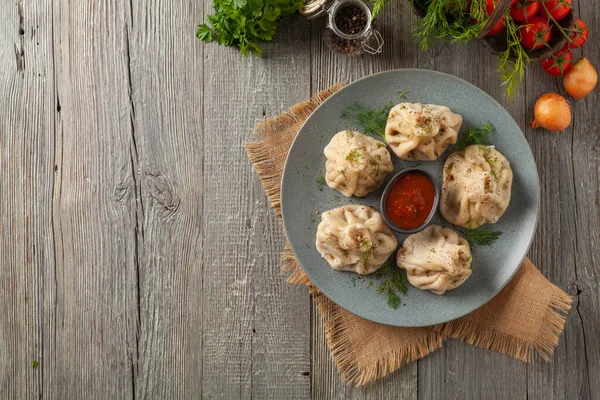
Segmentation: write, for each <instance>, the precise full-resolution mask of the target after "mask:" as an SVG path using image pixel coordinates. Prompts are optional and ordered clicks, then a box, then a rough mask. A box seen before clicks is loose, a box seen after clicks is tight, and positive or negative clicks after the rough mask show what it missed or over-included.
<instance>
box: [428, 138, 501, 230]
mask: <svg viewBox="0 0 600 400" xmlns="http://www.w3.org/2000/svg"><path fill="white" fill-rule="evenodd" d="M512 181H513V172H512V169H511V168H510V163H509V162H508V160H507V159H506V157H504V156H503V155H502V154H501V153H500V152H499V151H497V150H496V149H494V147H493V146H479V145H476V144H474V145H471V146H468V147H467V148H465V150H464V151H458V152H456V153H453V154H451V155H450V157H448V160H446V163H445V164H444V184H443V186H442V197H441V200H440V212H441V213H442V215H443V216H444V218H446V219H447V220H448V221H449V222H451V223H453V224H454V225H459V226H462V227H465V228H477V227H479V226H481V225H483V224H493V223H496V222H497V221H498V218H500V217H501V216H502V214H504V211H506V208H507V207H508V203H509V202H510V192H511V187H512Z"/></svg>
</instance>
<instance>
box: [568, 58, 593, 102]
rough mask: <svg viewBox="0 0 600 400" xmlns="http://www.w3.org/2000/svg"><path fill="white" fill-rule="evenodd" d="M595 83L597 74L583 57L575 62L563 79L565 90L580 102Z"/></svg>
mask: <svg viewBox="0 0 600 400" xmlns="http://www.w3.org/2000/svg"><path fill="white" fill-rule="evenodd" d="M597 83H598V73H597V72H596V69H595V68H594V66H593V65H592V64H590V62H589V61H588V60H587V58H585V57H581V58H580V59H579V60H577V62H576V63H575V64H573V67H572V68H571V69H570V70H569V72H567V73H566V74H565V77H564V79H563V84H564V85H565V90H566V91H567V92H568V93H569V94H570V95H571V96H573V98H575V99H577V100H581V99H583V98H584V97H585V96H587V95H588V94H590V92H591V91H592V90H594V88H595V87H596V84H597Z"/></svg>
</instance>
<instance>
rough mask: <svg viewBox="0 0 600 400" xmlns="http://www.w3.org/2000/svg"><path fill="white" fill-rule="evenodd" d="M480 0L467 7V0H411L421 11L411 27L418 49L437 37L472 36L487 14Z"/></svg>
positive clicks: (458, 40) (457, 40)
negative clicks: (413, 26) (419, 16)
mask: <svg viewBox="0 0 600 400" xmlns="http://www.w3.org/2000/svg"><path fill="white" fill-rule="evenodd" d="M484 3H485V0H473V1H472V2H471V7H470V8H469V7H468V0H453V1H448V0H412V5H413V7H415V6H416V7H417V8H418V9H419V10H420V11H421V13H422V14H423V18H421V19H419V20H418V21H417V22H416V24H415V28H414V36H415V39H416V40H417V41H418V42H419V44H420V46H421V49H422V50H424V51H426V50H429V49H430V48H431V47H433V45H434V44H435V42H436V40H438V39H439V40H442V41H443V42H444V43H446V44H453V43H464V42H466V41H469V40H472V39H475V38H476V37H477V36H478V35H479V33H480V32H481V30H482V29H483V27H484V26H485V24H486V22H487V20H488V18H489V16H488V15H486V12H485V5H484ZM473 21H478V22H476V23H473Z"/></svg>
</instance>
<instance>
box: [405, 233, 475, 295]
mask: <svg viewBox="0 0 600 400" xmlns="http://www.w3.org/2000/svg"><path fill="white" fill-rule="evenodd" d="M471 260H472V257H471V248H470V247H469V243H468V242H467V241H466V240H465V239H463V238H462V237H460V236H458V234H457V233H456V232H455V231H453V230H452V229H448V228H444V227H442V226H439V225H429V226H428V227H427V228H425V229H424V230H422V231H421V232H419V233H414V234H412V235H410V236H408V237H407V238H406V240H404V243H403V244H402V248H401V249H400V250H399V251H398V255H397V256H396V262H397V263H398V267H399V268H401V269H404V270H406V277H407V278H408V282H409V283H410V284H411V285H413V286H414V287H416V288H417V289H421V290H429V291H431V292H432V293H435V294H444V293H445V292H446V291H447V290H452V289H456V288H457V287H459V286H460V285H462V284H463V283H464V282H465V281H466V280H467V278H468V277H469V276H471Z"/></svg>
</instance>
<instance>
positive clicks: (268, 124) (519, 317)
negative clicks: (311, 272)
mask: <svg viewBox="0 0 600 400" xmlns="http://www.w3.org/2000/svg"><path fill="white" fill-rule="evenodd" d="M341 86H342V85H336V86H334V87H332V88H330V89H328V90H325V91H323V92H321V93H319V94H317V95H316V96H314V97H313V98H312V99H311V100H310V101H307V102H305V103H300V104H297V105H295V106H293V107H292V108H290V110H289V112H288V113H284V114H280V115H278V116H277V117H274V118H269V119H267V120H263V121H261V122H259V123H258V124H257V126H256V128H257V130H258V133H259V134H261V135H262V139H261V140H259V141H257V142H254V143H248V144H246V150H247V152H248V157H249V159H250V161H251V162H252V164H253V166H254V168H255V169H256V170H257V172H258V174H259V177H260V180H261V182H262V185H263V188H264V190H265V192H266V194H267V195H268V197H269V200H270V202H271V205H272V207H273V209H274V210H275V213H276V214H277V215H278V216H281V209H280V205H281V200H280V189H281V176H282V173H283V167H284V164H285V159H286V156H287V153H288V150H289V148H290V146H291V144H292V141H293V140H294V137H295V136H296V134H297V133H298V130H299V129H300V127H301V126H302V124H303V123H304V121H305V120H306V119H307V118H308V116H309V115H310V114H311V113H312V112H313V111H314V109H315V108H316V107H317V106H318V105H319V104H320V103H321V102H323V101H324V100H325V99H326V98H327V97H328V96H329V95H331V94H332V93H333V92H335V91H336V90H338V89H339V88H340V87H341ZM282 258H283V261H284V266H283V271H284V273H285V274H287V276H288V277H287V279H288V281H289V282H292V283H296V284H303V285H306V286H307V287H308V289H309V291H310V293H311V296H312V298H313V301H315V302H316V303H317V304H318V309H319V311H320V314H321V318H322V319H323V325H324V326H325V330H326V332H325V333H326V337H327V343H328V345H329V348H330V350H331V354H332V356H333V360H334V361H335V364H336V365H337V368H338V370H339V372H340V374H341V376H342V378H343V379H344V380H345V381H346V382H348V383H350V384H352V385H356V386H364V385H367V384H368V383H370V382H372V381H374V380H375V379H378V378H382V377H384V376H386V375H388V374H389V373H391V372H393V371H395V370H396V369H398V368H399V367H400V366H401V365H402V364H405V363H407V362H410V361H413V360H416V359H418V358H421V357H424V356H425V355H427V354H428V353H430V352H431V351H433V350H435V349H437V348H438V347H441V346H442V343H443V341H444V340H445V339H447V338H454V339H458V340H462V341H463V342H466V343H469V344H473V345H475V346H479V347H483V348H486V349H490V350H494V351H497V352H500V353H505V354H508V355H510V356H513V357H515V358H517V359H519V360H522V361H526V362H531V361H533V359H534V354H536V353H537V354H539V355H540V356H541V358H543V359H544V360H548V359H549V358H550V356H551V355H552V353H553V352H554V349H555V348H556V346H557V344H558V337H559V335H560V333H561V332H562V330H563V327H564V323H565V317H566V314H567V313H568V311H569V309H570V308H571V302H572V298H571V297H570V296H569V295H567V294H566V293H565V292H563V291H562V290H561V289H559V288H558V287H556V286H554V285H553V284H552V283H551V282H549V281H548V280H547V279H546V278H545V277H544V276H543V275H542V274H541V273H540V272H539V271H538V270H537V269H536V268H535V266H534V265H533V264H532V263H531V261H530V260H529V259H525V261H524V262H523V264H522V265H521V267H520V268H519V271H518V272H517V274H516V275H515V276H514V277H513V279H512V280H511V281H510V282H509V283H508V285H507V286H506V287H505V288H504V289H503V290H502V291H501V292H500V293H499V294H498V295H497V296H496V297H494V298H493V299H492V300H491V301H490V302H488V303H487V304H485V305H484V306H483V307H481V308H479V309H478V310H476V311H474V312H473V313H471V314H469V315H467V316H465V317H463V318H460V319H458V320H455V321H451V322H448V323H445V324H441V325H436V326H431V327H425V328H399V327H393V326H388V325H382V324H377V323H374V322H370V321H367V320H365V319H362V318H359V317H357V316H356V315H354V314H352V313H350V312H348V311H346V310H344V309H342V308H341V307H339V306H337V305H336V304H335V303H333V302H332V301H331V300H329V299H328V298H327V297H325V296H324V295H323V294H322V293H321V292H319V290H318V289H317V288H316V287H314V286H313V285H312V283H311V282H310V281H309V280H308V277H307V276H306V275H305V274H304V272H303V271H302V268H301V267H300V265H299V264H298V263H297V262H296V259H295V258H294V255H293V253H292V251H291V250H290V248H289V246H288V245H286V247H285V249H284V250H283V256H282Z"/></svg>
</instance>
